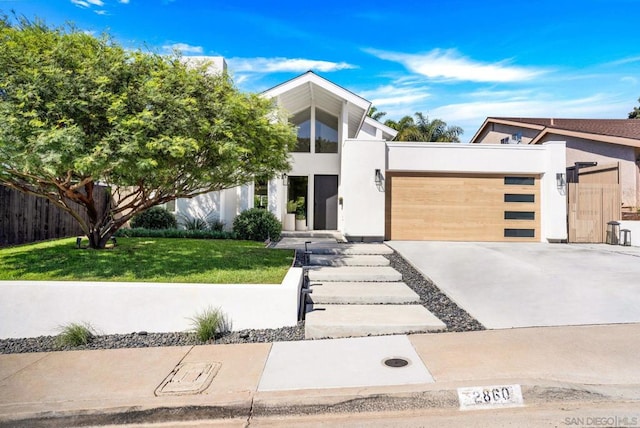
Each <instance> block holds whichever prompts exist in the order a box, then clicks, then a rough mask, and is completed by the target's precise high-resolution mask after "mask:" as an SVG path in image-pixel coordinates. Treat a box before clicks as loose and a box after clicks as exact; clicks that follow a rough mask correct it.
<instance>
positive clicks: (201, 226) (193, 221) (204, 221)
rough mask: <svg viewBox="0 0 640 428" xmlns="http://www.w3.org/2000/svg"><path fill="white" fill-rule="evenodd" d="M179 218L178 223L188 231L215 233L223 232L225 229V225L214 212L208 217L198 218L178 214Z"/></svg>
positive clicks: (200, 216)
mask: <svg viewBox="0 0 640 428" xmlns="http://www.w3.org/2000/svg"><path fill="white" fill-rule="evenodd" d="M178 217H179V221H178V223H179V224H180V225H181V226H182V227H184V228H185V229H186V230H211V231H215V232H222V230H223V229H224V223H223V222H221V221H220V220H218V218H217V215H216V214H215V213H213V212H210V213H209V214H207V215H206V216H203V215H198V216H196V217H191V216H186V215H184V214H178Z"/></svg>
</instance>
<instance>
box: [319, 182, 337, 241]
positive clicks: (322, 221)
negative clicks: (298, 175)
mask: <svg viewBox="0 0 640 428" xmlns="http://www.w3.org/2000/svg"><path fill="white" fill-rule="evenodd" d="M313 194H314V197H313V229H314V230H336V229H338V176H337V175H316V176H315V177H314V186H313Z"/></svg>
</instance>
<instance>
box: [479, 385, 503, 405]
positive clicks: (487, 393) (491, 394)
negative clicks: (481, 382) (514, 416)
mask: <svg viewBox="0 0 640 428" xmlns="http://www.w3.org/2000/svg"><path fill="white" fill-rule="evenodd" d="M509 398H511V392H510V391H509V388H506V387H503V388H493V389H483V390H482V391H474V393H473V400H474V402H475V403H476V404H482V403H487V404H489V403H502V402H504V401H509Z"/></svg>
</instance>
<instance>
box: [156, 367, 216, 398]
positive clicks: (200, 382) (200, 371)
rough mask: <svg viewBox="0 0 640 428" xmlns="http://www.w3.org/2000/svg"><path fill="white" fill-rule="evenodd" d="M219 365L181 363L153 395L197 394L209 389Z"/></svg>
mask: <svg viewBox="0 0 640 428" xmlns="http://www.w3.org/2000/svg"><path fill="white" fill-rule="evenodd" d="M220 366H221V364H220V363H182V364H178V366H177V367H176V368H175V369H173V371H172V372H171V373H169V376H167V377H166V378H165V380H164V381H162V383H161V384H160V386H158V387H157V388H156V391H155V394H156V396H159V395H183V394H199V393H201V392H202V391H204V390H205V389H207V388H208V387H209V385H210V384H211V381H212V380H213V378H214V377H215V375H216V374H217V373H218V370H219V369H220Z"/></svg>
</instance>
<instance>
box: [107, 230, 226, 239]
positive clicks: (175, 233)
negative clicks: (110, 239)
mask: <svg viewBox="0 0 640 428" xmlns="http://www.w3.org/2000/svg"><path fill="white" fill-rule="evenodd" d="M116 236H117V237H119V238H180V239H236V234H235V233H233V232H225V231H217V230H182V229H143V228H136V229H119V230H118V231H117V232H116Z"/></svg>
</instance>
